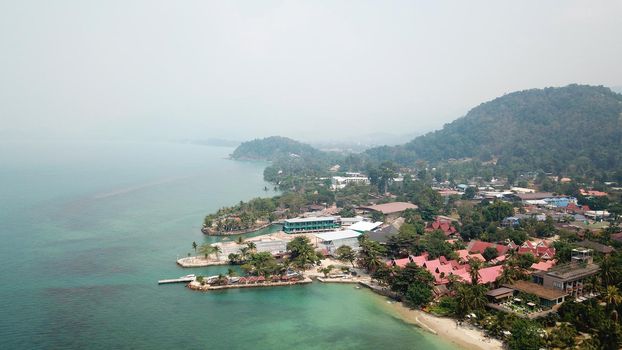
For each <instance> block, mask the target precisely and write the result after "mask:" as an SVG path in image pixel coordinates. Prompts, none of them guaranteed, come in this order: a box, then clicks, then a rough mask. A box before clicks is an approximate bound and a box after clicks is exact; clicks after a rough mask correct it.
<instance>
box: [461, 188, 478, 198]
mask: <svg viewBox="0 0 622 350" xmlns="http://www.w3.org/2000/svg"><path fill="white" fill-rule="evenodd" d="M476 194H477V189H476V188H475V187H473V186H469V187H467V188H466V190H464V194H463V195H462V199H473V198H475V195H476Z"/></svg>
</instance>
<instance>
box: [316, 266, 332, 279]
mask: <svg viewBox="0 0 622 350" xmlns="http://www.w3.org/2000/svg"><path fill="white" fill-rule="evenodd" d="M334 268H335V267H334V266H333V265H328V266H326V267H324V268H321V269H319V270H318V271H320V272H321V273H323V274H324V277H328V275H329V274H330V272H331V271H333V269H334Z"/></svg>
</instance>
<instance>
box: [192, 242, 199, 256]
mask: <svg viewBox="0 0 622 350" xmlns="http://www.w3.org/2000/svg"><path fill="white" fill-rule="evenodd" d="M197 247H198V246H197V242H194V241H193V242H192V249H194V254H196V253H197Z"/></svg>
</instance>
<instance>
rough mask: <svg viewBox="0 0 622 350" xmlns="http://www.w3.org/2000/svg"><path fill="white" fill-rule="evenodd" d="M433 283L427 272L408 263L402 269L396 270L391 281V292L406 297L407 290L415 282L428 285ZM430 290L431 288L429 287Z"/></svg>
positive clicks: (432, 278)
mask: <svg viewBox="0 0 622 350" xmlns="http://www.w3.org/2000/svg"><path fill="white" fill-rule="evenodd" d="M432 281H434V277H433V276H432V275H431V274H430V273H429V272H428V270H426V269H424V268H421V267H419V266H417V264H414V263H408V264H406V266H404V268H401V269H399V268H398V269H396V270H395V273H394V276H393V278H392V279H391V290H393V291H394V292H397V293H399V294H401V295H406V294H407V292H408V288H409V287H410V286H411V285H412V284H413V283H415V282H420V283H423V284H425V285H428V287H429V285H430V284H431V283H432ZM429 288H430V289H431V287H429Z"/></svg>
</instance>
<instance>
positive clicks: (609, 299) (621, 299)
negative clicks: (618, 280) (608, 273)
mask: <svg viewBox="0 0 622 350" xmlns="http://www.w3.org/2000/svg"><path fill="white" fill-rule="evenodd" d="M603 300H604V301H605V302H606V303H607V309H609V310H611V309H615V308H616V307H617V306H618V305H620V303H622V295H620V291H619V290H618V287H616V286H608V287H607V289H605V294H604V295H603Z"/></svg>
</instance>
